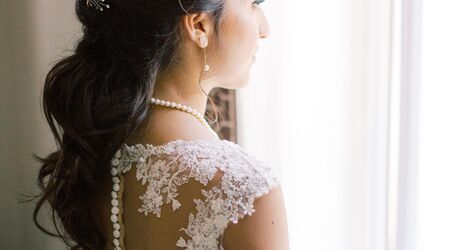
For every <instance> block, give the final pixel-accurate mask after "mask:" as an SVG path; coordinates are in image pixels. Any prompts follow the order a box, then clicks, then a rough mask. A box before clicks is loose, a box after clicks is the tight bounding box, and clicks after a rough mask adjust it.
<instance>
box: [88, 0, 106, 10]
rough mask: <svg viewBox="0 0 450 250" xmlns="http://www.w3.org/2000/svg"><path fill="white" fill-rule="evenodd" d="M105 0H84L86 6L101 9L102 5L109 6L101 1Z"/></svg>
mask: <svg viewBox="0 0 450 250" xmlns="http://www.w3.org/2000/svg"><path fill="white" fill-rule="evenodd" d="M103 2H105V0H86V5H87V6H88V7H95V8H96V9H98V10H100V11H103V7H106V8H107V9H108V8H109V4H105V3H103Z"/></svg>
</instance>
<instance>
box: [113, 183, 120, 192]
mask: <svg viewBox="0 0 450 250" xmlns="http://www.w3.org/2000/svg"><path fill="white" fill-rule="evenodd" d="M113 189H114V191H116V192H118V191H119V190H120V186H119V184H117V183H114V185H113Z"/></svg>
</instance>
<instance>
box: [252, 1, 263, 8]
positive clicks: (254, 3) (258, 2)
mask: <svg viewBox="0 0 450 250" xmlns="http://www.w3.org/2000/svg"><path fill="white" fill-rule="evenodd" d="M263 2H264V0H256V1H254V2H253V5H255V6H257V7H258V6H259V5H260V4H261V3H263Z"/></svg>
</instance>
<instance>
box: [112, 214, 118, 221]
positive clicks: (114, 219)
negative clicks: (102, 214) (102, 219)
mask: <svg viewBox="0 0 450 250" xmlns="http://www.w3.org/2000/svg"><path fill="white" fill-rule="evenodd" d="M111 221H112V222H113V223H116V222H117V215H115V214H113V215H111Z"/></svg>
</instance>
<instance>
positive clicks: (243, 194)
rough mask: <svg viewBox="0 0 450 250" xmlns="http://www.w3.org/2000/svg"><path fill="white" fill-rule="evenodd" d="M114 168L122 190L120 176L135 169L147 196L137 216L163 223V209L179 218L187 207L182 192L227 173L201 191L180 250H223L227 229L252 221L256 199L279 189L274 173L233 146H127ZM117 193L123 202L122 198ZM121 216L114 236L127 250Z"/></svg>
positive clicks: (183, 143) (186, 143)
mask: <svg viewBox="0 0 450 250" xmlns="http://www.w3.org/2000/svg"><path fill="white" fill-rule="evenodd" d="M132 163H135V164H132ZM112 165H113V167H116V169H117V172H118V174H117V179H114V178H113V180H114V182H115V184H119V183H120V186H121V187H123V181H122V182H121V180H122V179H123V178H121V176H122V175H123V174H126V173H127V172H128V171H129V170H130V169H131V168H132V166H135V167H136V179H137V180H138V181H140V182H141V184H142V185H146V192H145V193H143V194H137V195H139V199H140V200H141V201H142V203H141V207H140V208H139V209H138V210H137V212H139V213H142V214H143V215H145V216H149V215H150V216H157V217H158V218H159V217H161V208H162V205H163V204H171V206H168V208H167V209H170V208H171V209H172V211H173V212H174V213H176V212H177V211H176V210H177V209H179V208H180V207H181V206H183V205H184V204H181V203H180V202H179V201H178V199H177V197H178V192H177V190H178V187H180V186H182V185H183V184H186V183H188V182H190V181H197V182H200V183H201V184H203V186H205V187H206V185H207V184H208V182H210V181H211V180H212V179H213V177H214V176H215V174H216V172H217V171H218V170H221V171H222V172H223V175H222V178H221V181H220V184H218V185H213V187H212V188H208V189H202V190H201V193H202V195H203V198H202V199H194V200H193V201H192V202H193V203H195V208H196V213H190V214H189V218H188V220H186V221H189V222H188V224H186V225H185V227H183V228H180V229H179V232H180V236H179V237H177V238H178V240H177V241H176V242H173V245H174V246H177V247H179V248H180V249H190V250H193V249H195V250H197V249H202V250H206V249H208V250H210V249H224V248H223V246H222V243H221V240H219V238H221V236H222V234H223V233H224V231H225V229H226V227H227V225H228V224H229V223H230V222H232V223H238V220H239V219H240V218H243V217H244V216H245V215H252V213H254V212H255V209H254V207H253V202H254V200H255V198H258V197H260V196H263V195H264V194H267V193H268V192H269V191H270V190H271V189H272V188H274V187H276V186H278V185H279V179H278V177H277V176H276V174H275V172H274V171H273V169H271V168H270V167H269V166H267V165H266V164H265V163H264V162H262V161H260V160H258V159H257V158H256V157H254V156H253V155H252V154H250V153H249V152H247V151H246V150H245V149H244V148H242V147H241V146H239V145H238V144H235V143H233V142H231V141H228V140H219V141H206V140H201V139H197V140H193V141H185V140H181V139H178V140H174V141H170V142H168V143H165V144H162V145H158V146H153V145H151V144H145V145H142V144H136V145H132V146H128V145H126V144H124V145H123V146H122V148H121V149H120V150H119V151H118V152H117V153H116V154H115V156H114V158H113V159H112ZM116 188H117V185H116V187H115V190H113V193H114V192H115V191H118V189H119V188H117V189H116ZM117 193H119V197H118V198H119V201H120V192H117ZM113 196H114V195H113ZM116 197H117V195H116ZM113 203H114V202H113ZM116 203H117V202H116ZM114 205H117V204H114ZM114 205H113V206H114ZM122 205H123V204H122ZM118 208H121V206H119V207H118ZM163 208H164V209H166V206H164V207H163ZM116 214H117V216H118V217H116V218H117V220H116V222H114V221H113V224H120V225H122V227H121V226H120V225H114V229H115V231H118V232H115V233H117V234H119V235H120V236H119V235H116V236H117V238H118V239H114V244H115V245H116V247H117V248H116V249H122V250H123V249H125V247H126V246H123V243H124V240H123V235H124V229H125V228H124V227H123V224H122V223H121V221H120V220H121V216H122V213H121V212H119V213H116ZM120 228H122V230H119V229H120Z"/></svg>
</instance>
